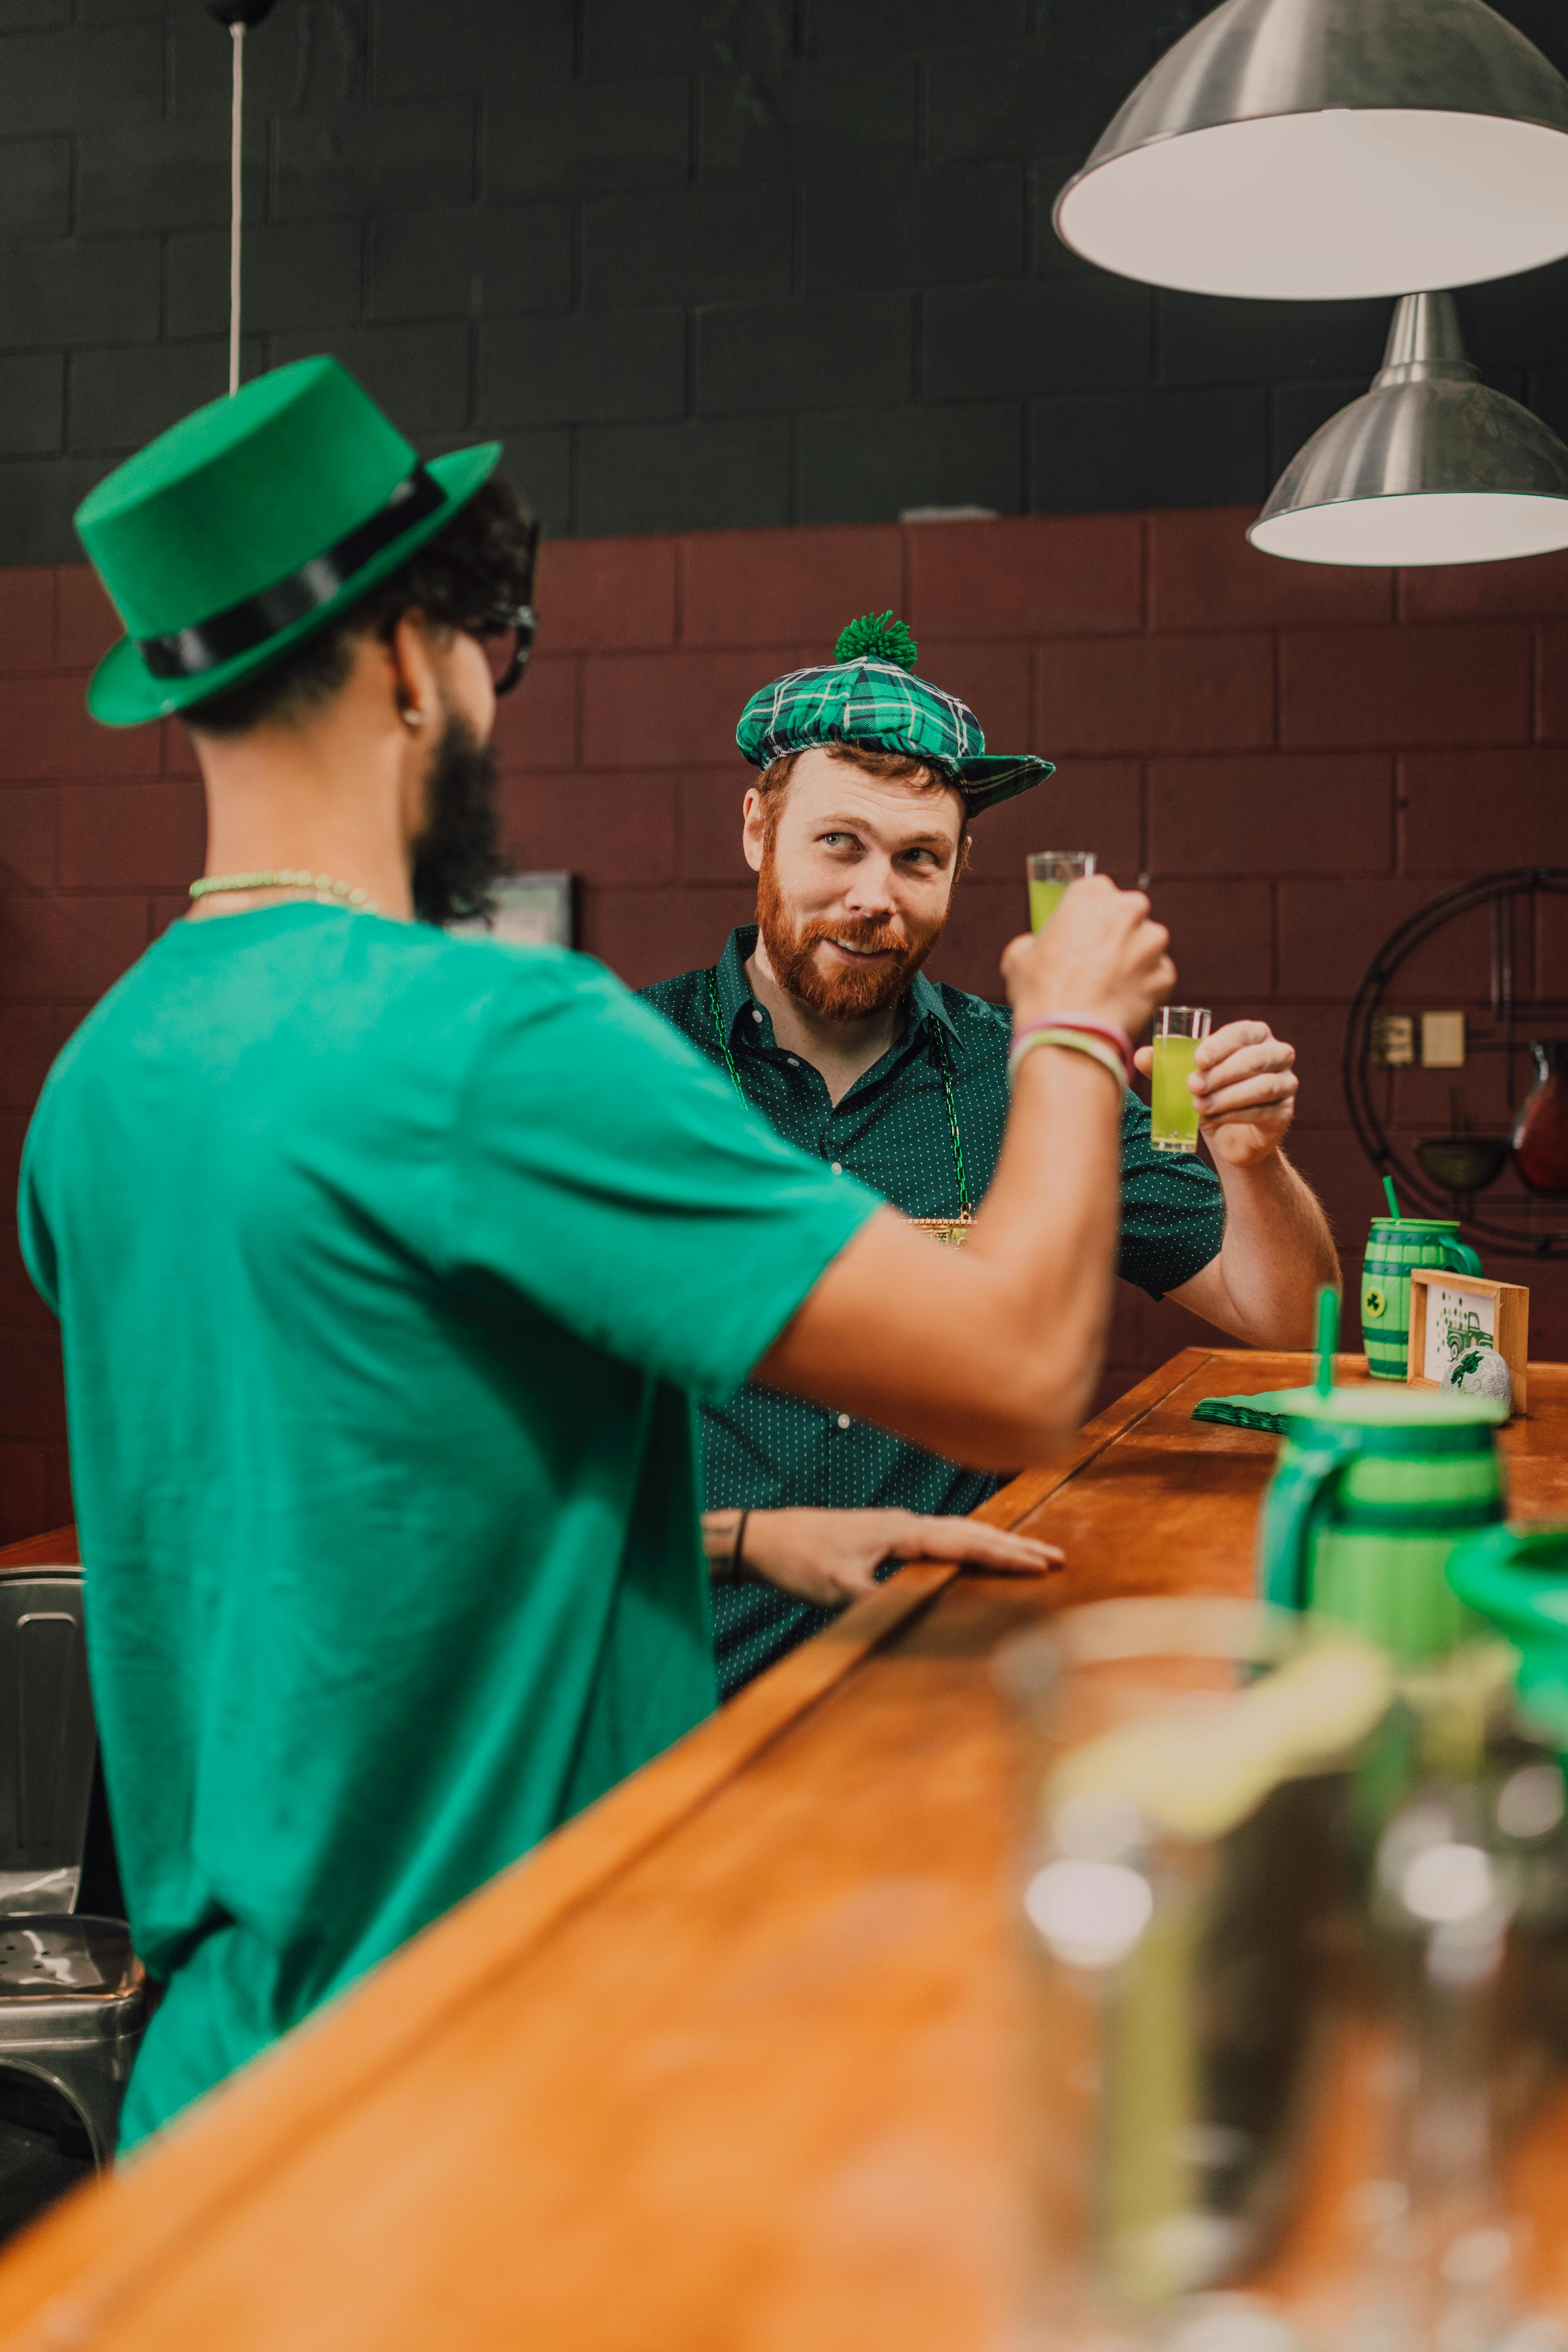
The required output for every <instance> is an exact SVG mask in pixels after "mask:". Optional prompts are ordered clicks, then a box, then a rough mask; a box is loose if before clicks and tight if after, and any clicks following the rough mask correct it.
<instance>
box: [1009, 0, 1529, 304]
mask: <svg viewBox="0 0 1568 2352" xmlns="http://www.w3.org/2000/svg"><path fill="white" fill-rule="evenodd" d="M1055 219H1056V226H1057V233H1058V236H1060V237H1061V239H1062V240H1063V242H1064V244H1066V245H1068V246H1070V247H1072V249H1073V251H1074V252H1075V253H1080V254H1082V255H1083V256H1084V257H1085V258H1086V259H1088V260H1089V261H1092V262H1096V263H1098V264H1099V266H1100V268H1103V269H1111V270H1116V271H1118V272H1120V274H1121V276H1123V277H1126V278H1142V279H1143V280H1145V281H1146V282H1147V283H1149V284H1151V285H1154V286H1173V287H1182V288H1185V289H1189V290H1191V291H1193V292H1194V293H1200V294H1233V295H1252V296H1260V297H1261V296H1271V297H1274V298H1276V299H1278V298H1279V297H1281V296H1284V297H1286V298H1289V299H1293V300H1298V301H1327V300H1334V299H1343V298H1346V297H1350V296H1354V295H1371V294H1404V293H1408V292H1410V291H1411V290H1412V289H1416V288H1425V287H1447V286H1465V285H1470V284H1474V283H1477V282H1479V280H1481V279H1483V278H1507V277H1510V276H1512V275H1513V273H1514V272H1515V271H1517V270H1521V269H1532V268H1535V267H1536V266H1537V265H1538V264H1540V263H1542V262H1545V261H1552V260H1554V259H1555V258H1556V257H1557V256H1558V255H1560V254H1562V253H1564V252H1568V81H1565V80H1564V79H1563V76H1562V75H1561V74H1560V73H1559V72H1558V71H1557V69H1556V68H1555V67H1554V66H1552V65H1551V64H1550V63H1549V62H1548V61H1547V59H1546V58H1543V57H1542V54H1541V52H1540V50H1539V49H1538V48H1536V47H1534V45H1533V44H1532V43H1531V42H1530V41H1528V40H1526V39H1525V37H1524V35H1523V34H1522V33H1518V32H1516V31H1515V30H1514V29H1513V27H1512V26H1511V25H1509V24H1506V23H1505V22H1504V20H1503V19H1502V17H1500V16H1498V15H1497V14H1496V13H1495V11H1494V10H1492V9H1490V8H1489V7H1486V6H1485V5H1483V0H1225V5H1223V6H1222V7H1218V8H1216V9H1215V11H1214V13H1213V15H1212V16H1205V18H1204V20H1203V22H1202V23H1201V24H1199V25H1196V26H1194V28H1193V30H1192V31H1191V32H1190V33H1188V34H1187V35H1186V36H1185V37H1184V38H1183V39H1182V40H1180V41H1178V42H1177V44H1176V46H1175V47H1174V48H1173V49H1172V50H1171V51H1170V53H1169V55H1168V56H1166V57H1165V58H1162V60H1161V62H1160V63H1159V64H1158V65H1157V66H1156V67H1155V68H1154V69H1153V71H1152V73H1150V74H1148V75H1146V76H1145V78H1144V79H1143V80H1142V82H1141V83H1140V84H1139V86H1138V88H1137V89H1135V90H1134V91H1133V93H1132V95H1131V98H1130V99H1129V100H1128V101H1127V103H1126V105H1125V106H1124V107H1123V108H1122V109H1121V113H1120V114H1118V115H1117V117H1116V119H1115V121H1113V122H1112V123H1111V125H1110V129H1109V130H1108V131H1106V133H1105V135H1104V137H1103V138H1102V139H1101V140H1100V144H1099V145H1098V146H1097V147H1096V149H1095V150H1094V152H1093V153H1092V154H1091V155H1090V157H1089V161H1088V163H1086V164H1085V165H1084V167H1083V169H1082V171H1081V172H1079V173H1078V174H1077V175H1076V176H1075V177H1074V178H1073V179H1071V180H1069V181H1068V184H1067V186H1066V187H1065V188H1064V189H1063V190H1062V192H1061V194H1060V195H1059V196H1058V198H1057V204H1056V213H1055Z"/></svg>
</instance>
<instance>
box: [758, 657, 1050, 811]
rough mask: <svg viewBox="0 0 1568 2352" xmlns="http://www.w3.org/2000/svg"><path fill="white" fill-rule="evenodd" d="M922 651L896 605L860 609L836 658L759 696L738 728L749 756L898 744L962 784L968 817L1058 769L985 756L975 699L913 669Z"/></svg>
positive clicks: (1025, 756)
mask: <svg viewBox="0 0 1568 2352" xmlns="http://www.w3.org/2000/svg"><path fill="white" fill-rule="evenodd" d="M919 651H920V648H919V647H918V646H917V645H916V644H915V641H914V639H913V637H911V636H910V633H909V630H908V628H907V627H906V626H905V625H904V623H903V622H902V621H895V620H894V618H893V616H892V614H891V613H883V614H875V613H866V614H862V615H861V617H860V619H859V620H858V621H851V622H850V624H849V626H848V627H847V629H846V630H844V631H843V633H842V634H841V635H840V637H839V639H838V643H837V645H836V646H835V647H834V648H833V660H832V663H831V664H830V665H826V666H824V667H819V668H816V669H796V670H791V672H790V673H789V675H788V677H775V678H774V680H773V684H772V685H771V686H764V687H760V688H758V690H757V692H756V693H755V694H753V695H752V698H751V700H750V702H748V703H747V705H746V707H745V709H744V710H743V711H742V713H741V723H740V725H739V726H738V727H737V728H736V730H735V740H736V742H737V743H738V744H739V745H740V747H741V751H742V756H743V757H744V758H746V759H747V760H749V761H751V763H752V767H753V768H766V767H770V766H771V765H772V764H773V761H775V760H782V759H783V758H784V755H785V753H786V752H789V751H808V750H809V749H810V748H811V746H812V745H813V744H814V743H855V744H858V746H859V747H860V748H861V750H863V751H900V752H902V753H904V754H905V755H906V756H907V757H908V758H910V759H911V760H923V761H925V763H926V765H927V766H928V767H931V768H934V769H935V770H936V772H937V773H938V774H939V775H941V776H945V777H946V779H947V781H948V782H949V783H952V784H956V785H957V787H958V789H959V791H960V792H961V793H963V802H964V806H965V808H966V809H967V810H968V813H969V814H970V815H971V816H978V814H980V812H981V810H982V809H988V808H992V807H994V805H995V803H997V802H998V801H1009V800H1011V799H1012V798H1013V796H1014V794H1015V793H1026V792H1027V791H1028V790H1029V789H1030V787H1031V785H1034V784H1038V783H1042V782H1044V781H1045V779H1046V777H1047V776H1049V775H1054V774H1055V772H1056V767H1055V762H1054V761H1050V760H1037V759H1036V758H1034V756H1033V755H1032V754H1031V753H1028V752H1020V753H1019V754H1018V755H1017V756H1016V757H1015V758H1008V757H1006V756H1004V755H999V754H991V755H988V754H987V752H986V750H985V738H984V735H983V734H982V733H981V731H980V721H979V720H978V719H976V717H975V716H974V713H973V710H971V709H970V708H969V705H968V704H967V703H966V702H960V700H959V698H958V697H957V695H955V694H944V693H943V692H942V688H941V687H939V686H932V685H931V684H930V683H929V682H928V681H927V680H926V679H925V678H923V677H915V676H914V674H913V673H914V666H915V662H916V660H917V658H918V656H919Z"/></svg>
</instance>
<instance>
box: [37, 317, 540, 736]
mask: <svg viewBox="0 0 1568 2352" xmlns="http://www.w3.org/2000/svg"><path fill="white" fill-rule="evenodd" d="M500 454H501V453H500V442H499V441H490V442H486V443H485V444H483V445H482V446H480V447H479V448H475V449H459V450H458V451H456V452H455V453H454V454H453V455H452V456H451V457H432V458H431V460H430V461H429V463H428V465H421V463H420V461H419V456H418V452H417V451H416V449H414V448H413V447H412V446H410V444H409V443H408V442H406V441H405V439H404V437H403V436H402V434H401V433H399V432H398V431H397V430H396V428H395V426H394V425H391V424H389V423H388V421H387V419H386V418H385V417H384V415H382V413H381V411H380V409H379V408H377V406H376V404H375V403H374V401H373V400H372V399H371V397H370V395H369V394H368V393H366V392H365V391H363V389H362V388H361V386H360V385H359V384H357V383H355V382H354V380H353V376H352V375H350V374H349V373H348V371H347V369H346V368H342V367H340V366H339V364H338V362H337V361H336V360H331V359H311V360H295V361H294V362H291V364H290V365H289V366H288V367H280V368H274V369H273V370H272V371H271V373H269V374H268V375H261V376H257V377H256V378H255V379H254V380H253V381H252V382H251V383H247V384H246V385H244V386H243V387H242V388H241V389H240V390H239V391H238V392H237V393H234V394H231V395H230V396H229V397H228V398H226V399H223V400H215V401H212V402H211V403H209V404H208V405H207V406H206V407H205V408H198V409H197V410H196V412H195V415H192V416H186V417H184V418H182V420H181V422H180V423H179V424H178V425H172V426H171V427H170V429H169V431H168V432H167V433H161V434H160V435H159V436H158V438H157V440H156V441H150V442H149V443H148V445H147V446H146V448H145V449H139V450H138V451H137V453H136V455H135V457H128V458H127V459H126V461H125V463H124V465H123V466H119V467H116V468H115V470H114V472H113V473H112V474H110V475H109V476H108V477H107V478H105V479H104V480H103V481H101V482H100V484H99V485H98V488H96V489H95V490H93V491H91V492H90V493H89V496H88V497H87V498H86V499H83V501H82V503H81V505H80V506H79V508H78V509H77V511H76V527H77V533H78V536H79V538H80V540H81V543H82V545H83V546H84V547H85V548H86V550H87V551H88V554H89V557H90V558H91V560H92V564H93V568H94V569H95V571H96V572H97V573H98V575H99V578H100V580H101V581H102V583H103V584H104V586H105V587H106V588H107V589H108V591H109V593H110V596H111V597H112V598H113V600H114V604H115V609H116V610H117V612H118V613H119V614H120V617H121V620H122V621H123V622H124V624H125V628H126V632H127V634H126V635H125V636H124V637H122V638H121V641H120V643H119V644H118V645H117V646H111V647H110V651H109V652H108V653H107V654H106V655H105V656H104V657H103V659H102V661H101V662H100V664H99V666H98V668H97V669H96V670H95V671H94V673H93V676H92V678H91V680H90V682H89V686H88V689H87V707H88V709H89V710H90V711H91V713H92V715H93V717H94V718H95V719H101V720H102V722H103V724H104V725H105V726H106V727H135V726H138V725H140V724H141V722H142V720H143V719H163V718H166V717H167V716H168V715H169V714H170V713H171V712H172V711H177V710H189V709H192V708H193V707H194V706H195V705H196V704H197V703H201V702H205V701H206V700H208V699H209V698H210V697H212V696H213V695H216V694H224V693H226V691H227V690H228V688H230V687H232V686H238V685H239V684H240V682H241V680H242V679H245V678H247V677H255V676H256V674H257V672H258V670H264V669H265V668H267V667H268V664H269V663H271V662H275V661H277V660H279V658H280V657H281V656H283V655H284V654H286V653H289V651H291V649H292V648H293V647H294V646H297V645H300V643H301V642H302V641H303V640H304V639H305V638H306V637H310V636H313V635H315V633H316V632H317V631H318V630H319V629H323V628H326V627H327V626H328V625H330V624H331V622H332V621H334V620H335V619H336V618H337V617H338V615H339V614H341V613H342V612H344V611H346V610H347V608H348V607H349V606H350V605H352V604H354V603H356V602H357V601H358V599H359V598H360V597H361V596H363V595H364V594H365V593H366V592H367V591H368V590H369V589H372V588H374V587H375V586H376V584H377V583H378V582H380V581H382V580H384V579H385V578H386V577H387V575H388V574H389V573H390V572H395V571H396V569H397V567H398V565H399V564H400V563H402V562H405V560H406V559H407V558H408V557H409V556H410V555H412V554H413V552H414V551H415V549H416V548H417V547H421V546H423V545H424V543H425V541H426V540H427V539H432V538H434V536H435V534H436V533H437V531H438V530H441V529H442V527H443V526H444V525H445V524H446V523H448V522H449V521H450V520H451V519H452V517H453V516H454V515H455V514H456V513H457V512H458V509H460V508H461V507H463V506H465V505H466V504H467V503H468V499H471V498H472V497H473V495H474V493H475V491H476V490H478V489H479V487H480V485H481V484H482V483H483V482H485V481H486V480H487V479H488V478H489V476H490V475H491V474H492V473H493V472H494V471H495V468H496V467H497V465H498V464H499V463H500Z"/></svg>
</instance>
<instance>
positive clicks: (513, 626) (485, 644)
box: [468, 522, 540, 695]
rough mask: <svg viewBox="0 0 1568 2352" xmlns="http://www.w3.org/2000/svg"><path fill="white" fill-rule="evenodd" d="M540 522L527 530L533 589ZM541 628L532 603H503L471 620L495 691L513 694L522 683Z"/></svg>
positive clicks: (470, 628)
mask: <svg viewBox="0 0 1568 2352" xmlns="http://www.w3.org/2000/svg"><path fill="white" fill-rule="evenodd" d="M539 535H540V526H539V524H538V523H537V522H535V523H533V524H532V525H531V527H530V530H529V532H528V585H529V593H530V594H532V592H533V567H534V563H535V562H536V560H537V558H538V554H539ZM538 632H539V615H538V614H537V613H536V612H535V611H534V609H533V606H532V604H503V605H501V606H500V609H499V610H498V611H496V612H493V613H486V614H483V615H482V616H481V617H480V618H479V620H477V621H474V622H473V623H471V624H470V625H469V628H468V635H470V636H471V637H473V638H475V639H477V641H478V643H479V646H480V647H481V648H482V650H483V653H484V656H485V660H486V661H487V662H488V664H489V673H490V684H491V686H492V687H493V688H494V689H495V691H496V693H497V694H498V695H500V694H510V692H511V690H512V688H513V687H514V686H521V683H522V678H523V674H524V672H525V671H526V669H527V667H528V662H529V656H530V655H531V653H532V651H533V640H534V638H535V636H536V635H538Z"/></svg>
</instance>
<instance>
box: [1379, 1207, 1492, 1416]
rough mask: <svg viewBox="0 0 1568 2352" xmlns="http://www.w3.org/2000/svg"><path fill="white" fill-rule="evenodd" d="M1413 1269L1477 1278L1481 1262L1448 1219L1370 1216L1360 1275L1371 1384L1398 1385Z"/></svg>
mask: <svg viewBox="0 0 1568 2352" xmlns="http://www.w3.org/2000/svg"><path fill="white" fill-rule="evenodd" d="M1417 1265H1435V1266H1446V1267H1447V1270H1448V1272H1449V1273H1450V1274H1479V1272H1480V1270H1481V1262H1480V1259H1479V1257H1478V1256H1477V1255H1476V1254H1475V1251H1474V1250H1473V1249H1471V1247H1470V1246H1469V1244H1468V1242H1462V1241H1461V1240H1460V1239H1459V1228H1458V1224H1457V1223H1455V1222H1454V1221H1453V1220H1452V1219H1451V1218H1447V1217H1373V1221H1372V1230H1371V1232H1370V1233H1369V1234H1367V1237H1366V1256H1365V1257H1364V1259H1363V1261H1362V1271H1361V1334H1362V1343H1363V1346H1364V1348H1365V1349H1366V1368H1367V1370H1368V1371H1369V1372H1371V1374H1372V1375H1373V1379H1374V1380H1380V1381H1402V1380H1404V1378H1405V1356H1406V1349H1407V1347H1408V1343H1409V1338H1410V1274H1411V1269H1412V1267H1414V1266H1417Z"/></svg>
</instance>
